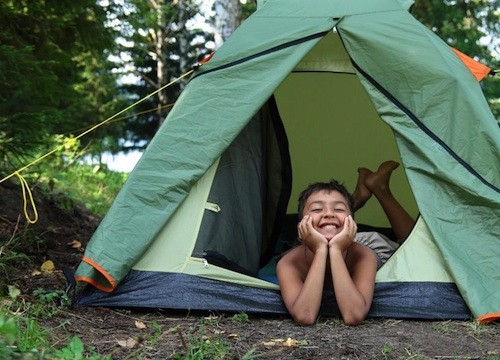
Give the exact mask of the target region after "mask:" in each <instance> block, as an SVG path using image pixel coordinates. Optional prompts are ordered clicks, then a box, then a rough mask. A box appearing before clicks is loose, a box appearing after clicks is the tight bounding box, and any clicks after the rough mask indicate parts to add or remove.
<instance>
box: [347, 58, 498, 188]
mask: <svg viewBox="0 0 500 360" xmlns="http://www.w3.org/2000/svg"><path fill="white" fill-rule="evenodd" d="M351 61H352V64H353V66H354V67H355V68H356V70H358V71H359V72H360V73H361V74H363V76H364V77H365V78H366V79H367V80H368V81H369V82H370V83H371V84H372V85H373V86H375V87H376V88H377V89H378V90H379V91H380V92H381V93H382V94H384V95H385V96H386V97H387V98H388V99H389V100H390V101H391V102H392V103H393V104H394V105H396V106H397V107H398V108H399V109H400V110H401V111H403V112H404V113H405V114H406V115H408V117H409V118H410V119H411V120H412V121H413V122H414V123H415V125H417V126H418V127H419V128H420V129H421V130H422V131H423V132H424V133H425V134H427V135H428V136H429V137H430V138H432V139H433V140H434V141H436V142H437V143H438V144H439V145H441V146H442V147H443V149H445V150H446V152H447V153H448V154H449V155H451V157H453V158H454V159H455V160H456V161H458V163H460V164H461V165H462V166H463V167H464V168H465V169H466V170H467V171H468V172H469V173H471V174H472V175H473V176H475V177H476V178H477V179H479V181H481V182H482V183H483V184H484V185H486V186H488V187H489V188H491V189H492V190H494V191H496V192H497V193H500V189H499V188H497V187H496V186H495V185H493V184H491V183H490V182H489V181H488V180H486V179H485V178H484V177H482V176H481V174H479V173H478V172H477V171H476V170H474V168H473V167H472V166H471V165H469V164H468V163H467V162H466V161H465V160H463V159H462V158H461V157H460V156H459V155H458V154H457V153H456V152H455V151H453V150H452V149H451V148H450V147H449V146H448V145H447V144H446V143H445V142H444V141H443V140H441V139H440V138H439V137H438V136H437V135H436V134H434V133H433V132H432V131H431V130H430V129H429V128H428V127H427V126H426V125H425V124H424V123H423V122H422V121H420V120H419V119H418V118H417V117H416V116H415V115H414V114H413V113H412V112H411V111H410V110H409V109H408V108H407V107H405V106H404V105H403V104H402V103H401V102H400V101H399V100H397V99H396V98H395V97H394V96H393V95H392V94H391V93H389V92H388V91H387V90H386V89H385V88H384V87H382V85H380V84H379V83H378V82H377V81H376V80H375V79H373V78H372V77H371V76H370V75H369V74H368V73H366V72H365V71H364V70H363V69H361V67H360V66H359V65H358V64H356V62H355V61H354V60H353V59H352V58H351Z"/></svg>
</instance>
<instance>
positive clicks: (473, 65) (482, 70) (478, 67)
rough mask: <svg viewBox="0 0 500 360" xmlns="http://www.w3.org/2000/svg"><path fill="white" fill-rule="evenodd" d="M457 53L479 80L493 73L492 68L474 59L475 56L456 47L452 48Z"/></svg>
mask: <svg viewBox="0 0 500 360" xmlns="http://www.w3.org/2000/svg"><path fill="white" fill-rule="evenodd" d="M451 50H453V52H454V53H455V54H457V56H458V57H459V58H460V60H462V62H463V63H464V64H465V66H467V67H468V68H469V70H470V72H471V73H472V74H473V75H474V77H475V78H476V79H477V81H481V80H483V79H484V78H485V77H486V75H488V74H489V73H491V69H490V68H489V67H487V66H486V65H484V64H481V63H480V62H479V61H476V60H474V59H473V58H471V57H469V56H467V55H465V54H464V53H463V52H460V51H458V50H457V49H455V48H453V47H452V48H451Z"/></svg>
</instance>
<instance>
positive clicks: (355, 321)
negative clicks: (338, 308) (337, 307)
mask: <svg viewBox="0 0 500 360" xmlns="http://www.w3.org/2000/svg"><path fill="white" fill-rule="evenodd" d="M365 318H366V313H365V312H358V311H353V312H350V313H348V314H342V319H343V320H344V324H346V325H347V326H357V325H360V324H362V323H363V321H364V320H365Z"/></svg>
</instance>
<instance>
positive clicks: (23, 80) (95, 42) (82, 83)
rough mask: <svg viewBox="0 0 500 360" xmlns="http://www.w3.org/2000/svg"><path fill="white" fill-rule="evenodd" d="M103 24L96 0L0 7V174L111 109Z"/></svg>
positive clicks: (107, 36) (10, 2) (108, 34)
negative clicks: (61, 134) (54, 136)
mask: <svg viewBox="0 0 500 360" xmlns="http://www.w3.org/2000/svg"><path fill="white" fill-rule="evenodd" d="M106 19H107V14H106V9H105V8H103V7H102V6H100V5H98V4H97V2H96V1H94V0H82V1H78V2H71V1H60V2H59V1H50V2H47V1H45V0H30V1H27V0H16V1H14V0H5V1H2V2H0V23H2V28H1V29H0V87H1V88H2V91H1V93H0V159H2V161H4V162H6V164H3V166H2V164H0V169H1V168H4V167H6V166H8V165H9V164H10V163H11V162H12V161H13V160H16V159H17V160H19V159H22V158H23V157H24V156H26V155H31V154H32V153H33V152H34V151H37V150H39V148H40V146H42V145H43V144H44V143H45V142H46V141H47V140H48V138H49V137H50V136H51V135H52V134H54V133H56V132H66V131H72V130H73V129H76V128H80V127H81V126H82V125H88V124H92V123H95V122H96V118H99V117H102V116H104V115H105V114H107V113H108V112H111V113H113V112H114V109H113V106H114V101H113V99H114V98H118V97H117V96H116V86H115V80H114V79H115V75H114V74H112V72H111V68H110V66H108V65H107V64H109V62H108V60H107V57H108V54H109V51H110V50H111V49H113V48H114V46H115V45H114V44H115V43H114V38H113V33H112V30H111V29H109V28H106V26H105V22H106Z"/></svg>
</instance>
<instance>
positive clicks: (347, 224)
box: [328, 215, 358, 252]
mask: <svg viewBox="0 0 500 360" xmlns="http://www.w3.org/2000/svg"><path fill="white" fill-rule="evenodd" d="M357 231H358V225H357V224H356V222H355V221H354V219H353V218H352V216H351V215H349V216H348V217H346V218H345V221H344V227H343V228H342V230H341V231H340V232H339V233H338V234H337V235H335V236H334V237H333V238H331V239H330V241H328V247H329V248H330V249H331V248H336V249H338V250H340V251H341V252H344V251H345V250H346V249H347V248H348V247H349V246H350V245H351V244H352V243H353V242H354V237H355V236H356V232H357Z"/></svg>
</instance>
